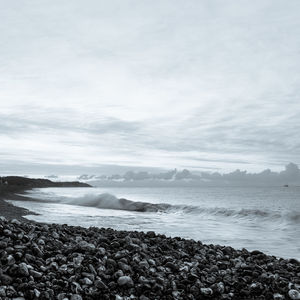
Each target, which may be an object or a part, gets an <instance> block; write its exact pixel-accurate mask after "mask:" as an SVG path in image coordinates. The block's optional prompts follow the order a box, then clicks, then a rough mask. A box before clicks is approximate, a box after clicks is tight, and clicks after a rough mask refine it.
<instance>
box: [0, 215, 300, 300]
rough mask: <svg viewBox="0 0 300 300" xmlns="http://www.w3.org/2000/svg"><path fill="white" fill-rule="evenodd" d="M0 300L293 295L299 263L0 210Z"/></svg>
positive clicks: (280, 299)
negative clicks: (8, 216) (10, 215)
mask: <svg viewBox="0 0 300 300" xmlns="http://www.w3.org/2000/svg"><path fill="white" fill-rule="evenodd" d="M0 266H1V267H0V299H1V298H3V299H5V300H6V299H19V300H23V299H34V300H36V299H39V300H44V299H45V300H47V299H48V300H52V299H57V300H82V299H88V300H90V299H105V300H106V299H118V300H120V299H122V300H131V299H132V300H133V299H139V300H150V299H178V300H181V299H182V300H183V299H189V300H197V299H202V298H203V299H216V300H221V299H223V300H225V299H232V300H233V299H234V300H238V299H257V300H258V299H259V300H268V299H273V300H286V299H296V300H297V299H298V300H299V299H300V297H299V287H300V263H299V261H297V260H295V259H288V260H285V259H276V258H275V257H274V256H268V255H266V254H263V253H261V252H260V251H252V252H249V251H247V250H246V249H242V250H235V249H233V248H231V247H228V246H227V247H223V246H219V245H205V244H202V243H201V242H196V241H193V240H185V239H181V238H167V237H165V236H164V235H159V234H155V233H154V232H148V233H142V232H125V231H116V230H113V229H104V228H90V229H85V228H82V227H78V226H67V225H58V224H52V225H42V224H38V223H30V222H27V223H22V222H20V221H18V220H17V222H16V221H10V222H9V221H7V220H4V219H2V218H1V217H0Z"/></svg>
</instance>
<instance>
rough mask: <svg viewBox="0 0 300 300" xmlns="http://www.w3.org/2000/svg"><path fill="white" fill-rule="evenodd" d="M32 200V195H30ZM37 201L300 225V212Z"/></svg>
mask: <svg viewBox="0 0 300 300" xmlns="http://www.w3.org/2000/svg"><path fill="white" fill-rule="evenodd" d="M27 196H28V195H27ZM29 196H30V197H33V198H34V199H36V200H37V199H39V200H40V199H41V198H43V199H44V200H46V201H47V202H52V203H62V204H70V205H79V206H87V207H95V208H101V209H116V210H125V211H136V212H162V213H181V214H192V215H201V216H212V215H214V216H220V217H232V218H249V219H254V218H258V219H264V220H270V221H275V220H283V221H289V222H293V223H300V212H297V211H294V212H278V211H271V210H261V209H245V208H242V209H233V208H224V207H200V206H192V205H172V204H168V203H149V202H140V201H132V200H128V199H125V198H117V197H116V196H114V195H112V194H109V193H104V194H86V195H84V196H82V197H64V196H57V195H55V194H54V193H50V194H46V193H38V194H31V195H29Z"/></svg>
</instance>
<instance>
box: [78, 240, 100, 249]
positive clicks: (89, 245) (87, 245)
mask: <svg viewBox="0 0 300 300" xmlns="http://www.w3.org/2000/svg"><path fill="white" fill-rule="evenodd" d="M78 247H79V249H80V250H82V251H91V250H94V249H95V248H96V247H95V245H94V244H92V243H88V242H86V241H81V242H79V244H78Z"/></svg>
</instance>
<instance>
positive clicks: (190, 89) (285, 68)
mask: <svg viewBox="0 0 300 300" xmlns="http://www.w3.org/2000/svg"><path fill="white" fill-rule="evenodd" d="M0 5H1V9H0V18H1V26H0V120H1V122H0V145H1V146H0V165H2V166H3V167H5V168H6V169H5V170H3V172H4V171H5V172H9V171H10V170H17V171H19V172H21V171H22V172H23V169H25V170H24V171H26V170H27V172H33V171H34V170H37V171H40V170H42V171H43V172H44V173H45V172H47V165H48V166H49V168H50V167H51V166H55V165H59V166H61V170H64V172H69V171H70V170H71V169H72V168H73V169H74V168H80V167H81V168H82V170H85V168H96V167H97V166H103V165H113V166H120V165H122V166H132V168H137V167H144V168H146V167H154V168H155V167H161V166H164V167H165V168H173V167H177V168H188V169H193V170H214V169H215V168H218V169H217V170H219V171H220V172H225V171H226V172H228V171H231V170H234V169H236V168H240V169H245V168H247V170H248V171H252V172H258V171H260V170H262V169H263V168H272V169H275V170H277V171H278V170H279V169H280V167H281V166H282V165H284V164H287V163H288V162H289V161H293V162H295V163H297V164H299V163H300V142H299V138H298V135H299V134H298V132H299V131H300V122H299V117H300V106H299V96H300V88H299V87H300V72H299V70H300V52H299V49H300V19H299V12H300V2H299V1H297V0H290V1H281V0H275V1H274V0H259V1H258V0H255V1H250V2H249V1H239V2H237V1H234V0H229V1H226V3H225V2H223V1H219V0H209V1H196V0H192V1H188V2H182V1H171V0H166V1H163V2H153V1H152V2H149V1H146V0H122V1H117V0H113V1H101V0H100V1H98V0H97V1H96V0H87V1H82V0H74V1H72V2H70V1H66V0H51V1H49V0H45V1H39V0H33V1H30V2H28V1H25V0H19V1H2V2H1V4H0ZM16 166H23V167H24V168H22V167H20V168H19V169H18V168H17V167H16ZM25 166H28V167H26V168H27V169H26V168H25ZM42 166H44V167H42ZM10 168H11V169H10Z"/></svg>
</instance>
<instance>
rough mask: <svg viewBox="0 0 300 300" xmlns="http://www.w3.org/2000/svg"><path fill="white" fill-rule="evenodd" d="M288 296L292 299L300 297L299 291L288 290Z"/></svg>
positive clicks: (295, 299)
mask: <svg viewBox="0 0 300 300" xmlns="http://www.w3.org/2000/svg"><path fill="white" fill-rule="evenodd" d="M289 297H290V298H291V299H293V300H298V299H300V292H299V291H297V290H289Z"/></svg>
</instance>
